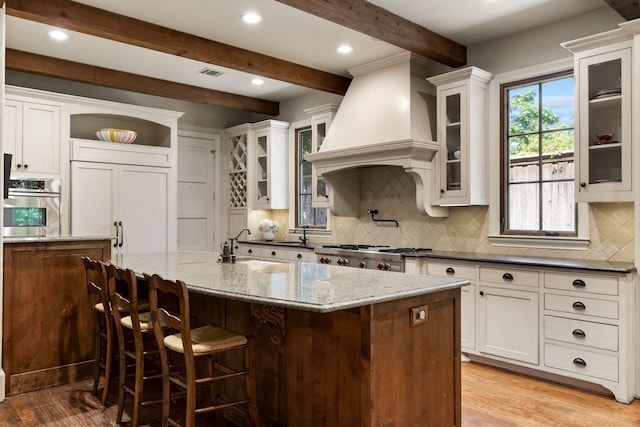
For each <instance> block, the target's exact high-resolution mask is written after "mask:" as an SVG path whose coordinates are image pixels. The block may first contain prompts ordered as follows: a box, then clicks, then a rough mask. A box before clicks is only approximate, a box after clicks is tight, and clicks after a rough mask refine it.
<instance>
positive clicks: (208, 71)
mask: <svg viewBox="0 0 640 427" xmlns="http://www.w3.org/2000/svg"><path fill="white" fill-rule="evenodd" d="M198 73H200V74H206V75H207V76H211V77H220V76H221V75H223V74H224V73H223V72H222V71H218V70H214V69H213V68H209V67H204V68H203V69H201V70H199V71H198Z"/></svg>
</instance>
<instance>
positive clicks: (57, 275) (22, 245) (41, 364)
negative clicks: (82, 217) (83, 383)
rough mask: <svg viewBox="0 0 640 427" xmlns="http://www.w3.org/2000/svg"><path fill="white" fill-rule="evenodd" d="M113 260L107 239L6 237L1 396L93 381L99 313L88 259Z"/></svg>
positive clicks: (89, 237)
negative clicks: (91, 295) (91, 298)
mask: <svg viewBox="0 0 640 427" xmlns="http://www.w3.org/2000/svg"><path fill="white" fill-rule="evenodd" d="M82 256H88V257H91V258H93V259H100V260H108V259H109V258H110V257H111V239H110V238H109V237H105V236H47V237H45V236H37V237H5V238H4V247H3V257H4V260H3V292H2V295H3V315H2V371H0V384H2V383H3V381H2V380H3V379H4V384H5V386H4V387H3V388H2V390H1V392H0V394H1V395H2V396H0V397H2V398H1V399H0V401H1V400H4V394H5V393H6V394H7V395H12V394H19V393H24V392H27V391H33V390H39V389H42V388H46V387H51V386H54V385H60V384H68V383H71V382H74V381H79V380H82V379H85V378H89V377H91V375H92V373H93V359H94V350H93V349H94V347H93V346H94V327H93V322H94V315H93V311H92V310H91V306H90V305H89V297H88V295H87V283H86V276H85V271H84V266H83V265H82V261H81V259H80V258H81V257H82Z"/></svg>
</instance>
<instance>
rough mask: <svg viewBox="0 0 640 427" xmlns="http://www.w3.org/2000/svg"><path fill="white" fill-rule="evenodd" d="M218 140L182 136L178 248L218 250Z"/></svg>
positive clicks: (179, 146)
mask: <svg viewBox="0 0 640 427" xmlns="http://www.w3.org/2000/svg"><path fill="white" fill-rule="evenodd" d="M214 145H215V141H214V137H212V138H205V137H195V136H185V135H179V136H178V249H180V250H202V251H211V250H214V249H215V246H214V242H215V237H216V236H215V230H214V199H215V193H214V183H213V173H214V159H215V147H214Z"/></svg>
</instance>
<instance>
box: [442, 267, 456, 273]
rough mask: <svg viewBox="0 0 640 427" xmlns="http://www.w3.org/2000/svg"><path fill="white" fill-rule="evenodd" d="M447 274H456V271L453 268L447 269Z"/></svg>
mask: <svg viewBox="0 0 640 427" xmlns="http://www.w3.org/2000/svg"><path fill="white" fill-rule="evenodd" d="M445 271H446V272H447V274H455V273H456V271H455V270H454V269H453V267H447V269H446V270H445Z"/></svg>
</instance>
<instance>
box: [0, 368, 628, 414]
mask: <svg viewBox="0 0 640 427" xmlns="http://www.w3.org/2000/svg"><path fill="white" fill-rule="evenodd" d="M114 402H115V395H114V396H112V398H111V399H110V404H109V406H107V407H106V408H103V407H102V406H101V405H100V401H99V400H98V398H96V397H95V396H93V395H92V394H91V382H90V381H83V382H80V383H76V384H71V385H67V386H62V387H55V388H50V389H46V390H41V391H37V392H32V393H27V394H22V395H18V396H10V397H9V398H7V400H5V401H4V402H3V403H0V427H14V426H60V427H76V426H77V427H92V426H108V425H113V424H114V420H115V417H116V406H115V404H114ZM158 412H159V411H158V409H156V408H147V409H145V410H144V411H143V414H142V420H143V422H144V424H143V425H148V426H155V425H158V424H159V423H158V417H157V415H158ZM130 413H131V410H130V407H126V408H125V416H124V420H128V419H129V418H128V416H129V414H130ZM125 425H126V423H125ZM203 425H208V426H211V425H212V424H211V422H210V421H208V420H206V421H205V423H203ZM462 426H463V427H476V426H487V427H489V426H490V427H507V426H514V427H515V426H518V427H526V426H536V427H539V426H545V427H547V426H562V427H572V426H576V427H577V426H580V427H596V426H597V427H608V426H611V427H614V426H615V427H621V426H640V401H639V400H636V401H634V402H632V403H631V404H629V405H625V404H622V403H618V402H616V401H615V400H614V399H613V398H611V397H606V396H599V395H597V394H592V393H587V392H583V391H580V390H575V389H572V388H568V387H565V386H562V385H558V384H554V383H550V382H546V381H539V380H536V379H532V378H529V377H526V376H522V375H517V374H512V373H509V372H505V371H502V370H499V369H495V368H491V367H488V366H483V365H480V364H477V363H472V362H468V363H463V364H462ZM348 427H351V426H348ZM411 427H414V426H411ZM416 427H419V426H416Z"/></svg>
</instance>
